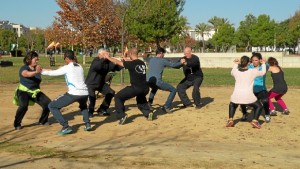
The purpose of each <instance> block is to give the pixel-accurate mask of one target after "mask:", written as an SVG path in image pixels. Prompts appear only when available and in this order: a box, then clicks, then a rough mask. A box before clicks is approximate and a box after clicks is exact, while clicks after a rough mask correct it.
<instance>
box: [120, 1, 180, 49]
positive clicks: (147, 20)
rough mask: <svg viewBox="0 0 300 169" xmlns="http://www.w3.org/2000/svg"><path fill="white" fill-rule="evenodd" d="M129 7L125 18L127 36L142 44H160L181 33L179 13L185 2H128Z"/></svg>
mask: <svg viewBox="0 0 300 169" xmlns="http://www.w3.org/2000/svg"><path fill="white" fill-rule="evenodd" d="M128 2H129V5H130V6H131V7H130V8H129V10H128V15H127V16H126V17H125V23H126V25H127V28H128V31H129V34H133V35H135V36H136V37H138V38H139V39H141V40H142V41H144V42H155V43H156V45H157V46H160V42H162V41H165V40H168V39H171V38H172V37H173V36H174V35H176V34H179V33H181V31H182V28H183V25H181V22H179V21H180V13H181V12H182V10H183V5H184V3H185V0H151V1H150V0H128Z"/></svg>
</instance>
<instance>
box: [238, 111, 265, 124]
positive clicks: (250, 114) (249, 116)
mask: <svg viewBox="0 0 300 169" xmlns="http://www.w3.org/2000/svg"><path fill="white" fill-rule="evenodd" d="M236 113H241V118H238V119H234V120H233V122H234V125H236V124H238V123H240V122H242V123H250V122H251V121H252V120H253V119H254V111H253V110H252V109H250V110H248V111H247V116H246V120H242V116H243V113H242V112H241V110H239V109H237V110H236V112H235V115H236ZM258 122H259V124H261V125H262V124H264V123H265V121H264V120H260V119H259V120H258Z"/></svg>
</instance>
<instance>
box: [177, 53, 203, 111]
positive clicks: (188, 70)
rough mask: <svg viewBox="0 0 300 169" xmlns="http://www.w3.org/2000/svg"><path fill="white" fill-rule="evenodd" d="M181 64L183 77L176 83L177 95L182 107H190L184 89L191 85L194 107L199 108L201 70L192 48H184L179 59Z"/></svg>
mask: <svg viewBox="0 0 300 169" xmlns="http://www.w3.org/2000/svg"><path fill="white" fill-rule="evenodd" d="M181 62H182V64H183V73H184V76H185V77H184V79H182V80H181V82H180V83H179V84H178V85H177V91H178V96H179V98H180V100H181V101H182V103H183V107H182V108H186V107H192V106H193V104H192V102H191V100H190V99H189V97H188V96H187V94H186V90H187V89H188V88H190V87H191V86H193V92H192V97H193V99H194V103H195V105H196V109H200V108H201V105H202V103H201V95H200V86H201V84H202V81H203V72H202V69H201V66H200V60H199V57H198V56H196V55H194V54H192V49H191V48H190V47H186V48H185V49H184V57H183V58H182V59H181Z"/></svg>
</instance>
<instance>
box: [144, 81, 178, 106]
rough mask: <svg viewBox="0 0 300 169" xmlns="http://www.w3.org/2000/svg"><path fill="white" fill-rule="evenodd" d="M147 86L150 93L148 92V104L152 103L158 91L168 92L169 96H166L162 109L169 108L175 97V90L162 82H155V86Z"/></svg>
mask: <svg viewBox="0 0 300 169" xmlns="http://www.w3.org/2000/svg"><path fill="white" fill-rule="evenodd" d="M149 86H150V88H151V92H150V95H149V102H150V103H153V100H154V96H155V94H156V92H157V90H158V89H160V90H163V91H169V92H170V94H169V96H168V99H167V101H166V103H165V104H164V107H165V108H166V109H169V108H171V105H172V102H173V100H174V98H175V95H176V88H175V87H173V86H172V85H170V84H168V83H166V82H164V81H157V82H156V84H151V83H150V84H149Z"/></svg>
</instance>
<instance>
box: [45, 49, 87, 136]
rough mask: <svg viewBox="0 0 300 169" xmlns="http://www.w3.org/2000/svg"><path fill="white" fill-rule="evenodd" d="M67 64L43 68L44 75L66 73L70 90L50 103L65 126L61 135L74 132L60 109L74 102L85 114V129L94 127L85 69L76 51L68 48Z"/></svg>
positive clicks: (66, 53) (57, 118)
mask: <svg viewBox="0 0 300 169" xmlns="http://www.w3.org/2000/svg"><path fill="white" fill-rule="evenodd" d="M64 60H65V63H66V65H64V66H63V67H60V68H58V69H56V70H43V71H42V75H48V76H59V75H64V76H65V79H66V83H67V86H68V92H67V93H65V94H64V95H62V96H59V97H58V98H56V99H55V100H53V101H52V102H50V103H49V105H48V107H49V109H50V111H51V113H52V114H53V116H54V118H55V119H56V120H57V121H58V122H59V124H60V125H62V126H63V128H62V129H61V130H60V131H59V132H58V134H60V135H65V134H69V133H72V131H73V130H72V128H71V127H70V126H69V124H68V121H67V120H65V119H64V117H63V116H62V114H61V112H60V109H61V108H63V107H66V106H68V105H70V104H72V103H74V102H78V103H79V108H80V110H81V113H82V115H83V121H84V123H85V128H84V130H85V131H90V130H91V129H92V127H91V124H90V120H89V111H88V107H87V100H88V94H89V93H88V88H87V86H86V84H85V83H84V71H83V68H82V66H81V65H80V64H78V63H76V57H75V55H74V52H73V51H71V50H67V51H66V52H65V54H64Z"/></svg>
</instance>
